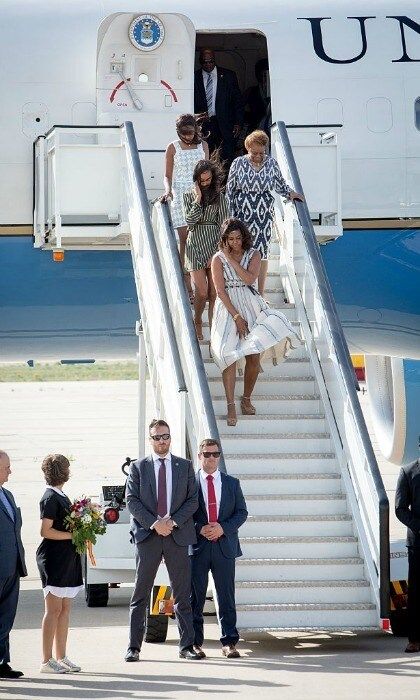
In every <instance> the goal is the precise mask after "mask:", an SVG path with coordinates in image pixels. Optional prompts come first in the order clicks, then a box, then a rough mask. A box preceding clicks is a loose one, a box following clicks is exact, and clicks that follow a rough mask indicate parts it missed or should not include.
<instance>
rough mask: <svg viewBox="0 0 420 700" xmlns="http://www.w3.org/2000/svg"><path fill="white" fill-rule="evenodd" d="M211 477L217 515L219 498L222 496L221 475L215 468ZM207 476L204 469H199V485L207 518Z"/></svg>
mask: <svg viewBox="0 0 420 700" xmlns="http://www.w3.org/2000/svg"><path fill="white" fill-rule="evenodd" d="M211 476H212V477H213V485H214V493H215V494H216V503H217V517H219V512H220V499H221V497H222V477H221V476H220V471H219V470H218V469H216V471H215V472H213V474H211ZM207 477H208V474H206V472H205V471H204V469H200V485H201V490H202V492H203V498H204V503H205V504H206V511H207V518H208V517H209V504H208V500H209V499H208V490H207V484H208V481H207Z"/></svg>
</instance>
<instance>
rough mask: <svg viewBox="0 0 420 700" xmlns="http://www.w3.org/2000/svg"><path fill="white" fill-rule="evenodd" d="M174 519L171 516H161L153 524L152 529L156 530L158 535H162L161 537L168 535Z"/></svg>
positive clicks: (172, 527)
mask: <svg viewBox="0 0 420 700" xmlns="http://www.w3.org/2000/svg"><path fill="white" fill-rule="evenodd" d="M174 527H175V525H174V521H173V520H172V518H161V519H160V520H158V521H157V522H156V523H155V525H154V526H153V529H154V530H156V532H157V534H158V535H162V536H163V537H167V536H168V535H170V534H171V532H172V530H173V529H174Z"/></svg>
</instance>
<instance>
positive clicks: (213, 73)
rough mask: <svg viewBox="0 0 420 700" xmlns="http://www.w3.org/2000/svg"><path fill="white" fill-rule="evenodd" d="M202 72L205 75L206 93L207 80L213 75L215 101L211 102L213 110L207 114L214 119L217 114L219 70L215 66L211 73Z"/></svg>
mask: <svg viewBox="0 0 420 700" xmlns="http://www.w3.org/2000/svg"><path fill="white" fill-rule="evenodd" d="M201 72H202V74H203V83H204V92H206V86H207V80H208V77H209V75H211V76H212V78H213V99H212V101H211V110H207V114H208V115H209V117H214V115H215V114H216V91H217V68H216V66H214V68H213V70H212V71H211V73H207V71H205V70H202V71H201Z"/></svg>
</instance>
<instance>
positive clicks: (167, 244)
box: [152, 202, 226, 472]
mask: <svg viewBox="0 0 420 700" xmlns="http://www.w3.org/2000/svg"><path fill="white" fill-rule="evenodd" d="M152 223H153V229H154V232H155V237H156V241H157V245H158V248H159V256H160V261H161V265H162V272H163V277H164V280H165V288H166V292H167V296H168V302H169V308H170V312H171V316H172V320H173V323H174V328H175V336H176V339H177V345H178V350H179V353H180V357H181V364H182V369H183V372H184V377H185V382H186V385H187V389H188V410H189V415H188V417H187V431H188V432H189V435H190V439H189V442H190V445H191V448H192V449H195V448H196V446H198V445H199V444H200V442H201V440H203V439H205V438H213V439H215V440H217V441H218V442H219V444H221V443H220V436H219V430H218V427H217V422H216V416H215V413H214V408H213V403H212V399H211V394H210V389H209V385H208V381H207V376H206V372H205V369H204V363H203V359H202V356H201V351H200V346H199V343H198V340H197V335H196V332H195V328H194V323H193V317H192V313H191V305H190V302H189V299H188V294H187V290H186V287H185V281H184V275H183V271H182V268H181V261H180V258H179V253H178V246H177V243H176V240H175V232H174V229H173V227H172V223H171V221H170V216H169V211H168V205H167V204H162V203H160V202H156V203H155V205H154V207H153V213H152ZM222 449H223V448H222ZM219 469H220V470H221V471H223V472H226V465H225V461H224V458H223V453H222V455H221V458H220V462H219Z"/></svg>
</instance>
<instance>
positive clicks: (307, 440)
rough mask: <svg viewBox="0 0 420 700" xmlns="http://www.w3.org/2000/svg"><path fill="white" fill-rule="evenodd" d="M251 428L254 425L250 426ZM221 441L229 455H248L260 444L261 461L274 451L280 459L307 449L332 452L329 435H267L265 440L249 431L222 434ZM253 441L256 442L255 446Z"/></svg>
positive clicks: (225, 427)
mask: <svg viewBox="0 0 420 700" xmlns="http://www.w3.org/2000/svg"><path fill="white" fill-rule="evenodd" d="M249 426H250V427H251V426H252V424H249ZM223 430H224V431H226V430H227V426H224V427H223ZM220 439H221V441H222V445H223V451H225V452H226V453H227V454H229V452H231V451H232V450H233V449H234V450H235V452H236V453H241V454H243V455H247V454H248V452H249V451H250V450H252V448H253V447H254V448H255V446H256V444H258V449H259V450H260V454H261V460H263V459H264V457H263V455H264V454H265V453H266V452H267V453H270V454H272V453H273V452H274V451H276V452H279V457H281V452H282V451H283V450H284V451H285V452H291V451H293V452H305V448H306V449H307V450H308V452H309V451H311V452H312V451H313V450H314V448H315V450H316V451H318V452H321V451H325V452H329V451H330V450H331V437H330V435H329V433H297V432H293V433H292V432H290V433H280V432H279V433H267V434H265V435H264V439H263V440H261V439H260V433H258V432H251V431H250V430H248V431H247V432H245V433H241V435H240V436H239V435H238V434H237V433H235V432H234V431H232V432H229V433H228V432H220ZM252 441H255V442H254V444H253V443H252Z"/></svg>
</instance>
